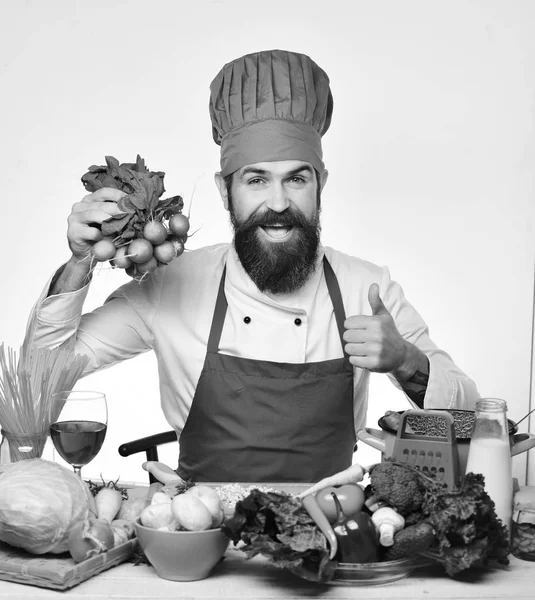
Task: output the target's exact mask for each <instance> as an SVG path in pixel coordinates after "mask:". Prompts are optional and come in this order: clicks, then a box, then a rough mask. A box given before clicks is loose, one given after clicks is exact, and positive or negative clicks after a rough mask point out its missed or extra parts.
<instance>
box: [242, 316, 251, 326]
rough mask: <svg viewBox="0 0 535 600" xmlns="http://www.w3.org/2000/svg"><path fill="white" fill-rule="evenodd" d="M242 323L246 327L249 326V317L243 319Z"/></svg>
mask: <svg viewBox="0 0 535 600" xmlns="http://www.w3.org/2000/svg"><path fill="white" fill-rule="evenodd" d="M243 322H244V323H245V324H246V325H249V323H250V322H251V317H243Z"/></svg>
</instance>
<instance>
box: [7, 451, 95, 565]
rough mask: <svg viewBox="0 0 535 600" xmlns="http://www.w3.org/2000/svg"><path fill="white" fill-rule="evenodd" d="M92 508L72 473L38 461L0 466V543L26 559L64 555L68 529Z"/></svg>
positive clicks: (84, 486)
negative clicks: (28, 554) (25, 553)
mask: <svg viewBox="0 0 535 600" xmlns="http://www.w3.org/2000/svg"><path fill="white" fill-rule="evenodd" d="M90 512H92V513H96V510H95V502H94V499H93V496H92V494H91V492H90V490H89V487H88V486H87V484H86V483H85V482H84V481H82V480H81V479H80V478H79V477H78V476H77V475H75V474H74V472H73V471H71V470H69V469H67V468H65V467H63V466H61V465H58V464H56V463H54V462H51V461H48V460H44V459H41V458H32V459H28V460H20V461H18V462H14V463H9V464H6V465H2V466H0V540H2V541H3V542H6V543H8V544H10V545H11V546H15V547H17V548H24V550H26V551H28V552H31V553H32V554H45V553H47V552H51V553H54V554H59V553H61V552H66V551H68V545H67V539H68V536H69V532H70V530H71V528H72V527H73V526H74V525H75V523H76V522H77V521H79V520H80V519H85V518H86V517H87V516H88V515H89V514H90Z"/></svg>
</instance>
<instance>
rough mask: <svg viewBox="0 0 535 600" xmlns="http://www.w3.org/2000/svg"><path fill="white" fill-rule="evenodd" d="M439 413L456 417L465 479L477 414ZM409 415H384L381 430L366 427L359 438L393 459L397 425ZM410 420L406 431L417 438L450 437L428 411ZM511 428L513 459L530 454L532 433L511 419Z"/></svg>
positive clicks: (415, 413) (415, 412) (443, 422)
mask: <svg viewBox="0 0 535 600" xmlns="http://www.w3.org/2000/svg"><path fill="white" fill-rule="evenodd" d="M435 411H438V412H441V411H444V412H448V413H450V414H451V415H452V416H453V421H454V430H455V436H456V439H457V450H458V454H459V473H460V474H461V475H464V473H465V471H466V462H467V460H468V448H469V447H470V439H471V437H472V430H473V428H474V421H475V412H474V411H473V410H461V409H433V411H432V412H433V413H434V412H435ZM404 412H405V411H398V412H396V411H389V412H387V413H385V415H383V416H382V417H381V418H380V419H379V421H378V422H377V424H378V425H379V427H380V428H381V429H373V428H371V427H365V428H364V429H361V430H360V431H358V432H357V438H358V439H359V440H360V441H361V442H364V443H365V444H368V446H371V447H372V448H375V449H377V450H380V451H381V452H382V455H383V458H391V457H392V455H393V450H394V443H395V441H396V439H397V424H399V422H400V420H401V415H402V414H403V413H404ZM411 413H413V414H411V415H410V416H409V417H408V418H407V428H406V431H410V432H411V433H413V434H414V435H423V436H438V437H446V430H445V427H446V425H447V423H446V420H445V419H443V418H441V417H434V416H432V414H431V415H429V414H428V413H427V411H426V410H417V409H411ZM507 422H508V425H509V443H510V446H511V456H516V455H517V454H521V453H522V452H526V451H527V450H530V449H531V448H533V447H534V446H535V435H534V434H532V433H517V431H518V426H517V424H516V423H515V422H514V421H511V419H507Z"/></svg>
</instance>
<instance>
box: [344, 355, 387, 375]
mask: <svg viewBox="0 0 535 600" xmlns="http://www.w3.org/2000/svg"><path fill="white" fill-rule="evenodd" d="M349 362H350V363H351V364H352V365H353V366H354V367H358V368H360V369H366V370H367V371H373V372H380V373H382V372H384V371H383V369H381V368H380V367H379V364H378V361H377V358H376V357H373V356H350V357H349Z"/></svg>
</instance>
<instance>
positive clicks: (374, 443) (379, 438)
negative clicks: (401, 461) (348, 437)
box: [357, 427, 535, 452]
mask: <svg viewBox="0 0 535 600" xmlns="http://www.w3.org/2000/svg"><path fill="white" fill-rule="evenodd" d="M357 438H358V439H359V440H360V441H361V442H364V443H365V444H368V446H371V447H372V448H375V449H376V450H380V451H381V452H384V451H385V448H386V444H385V439H384V431H381V430H380V429H372V428H371V427H365V428H364V429H360V430H359V431H357ZM534 444H535V442H534Z"/></svg>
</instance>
